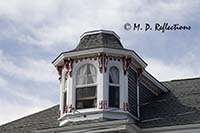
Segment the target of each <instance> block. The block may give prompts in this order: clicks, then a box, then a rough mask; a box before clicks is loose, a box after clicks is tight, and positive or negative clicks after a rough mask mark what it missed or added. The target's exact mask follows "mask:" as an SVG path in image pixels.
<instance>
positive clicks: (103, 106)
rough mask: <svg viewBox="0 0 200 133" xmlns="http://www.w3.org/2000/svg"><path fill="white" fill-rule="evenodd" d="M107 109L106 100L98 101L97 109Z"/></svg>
mask: <svg viewBox="0 0 200 133" xmlns="http://www.w3.org/2000/svg"><path fill="white" fill-rule="evenodd" d="M107 108H108V102H107V101H106V100H100V101H99V109H107Z"/></svg>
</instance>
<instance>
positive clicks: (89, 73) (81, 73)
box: [76, 64, 97, 85]
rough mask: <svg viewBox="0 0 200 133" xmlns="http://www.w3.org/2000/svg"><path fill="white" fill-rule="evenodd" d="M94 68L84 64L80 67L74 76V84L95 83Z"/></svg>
mask: <svg viewBox="0 0 200 133" xmlns="http://www.w3.org/2000/svg"><path fill="white" fill-rule="evenodd" d="M96 76H97V74H96V68H95V67H94V65H92V64H84V65H83V66H81V67H80V68H79V70H78V72H77V75H76V84H77V85H84V84H91V83H96V79H97V77H96Z"/></svg>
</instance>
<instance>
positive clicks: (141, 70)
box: [136, 68, 143, 79]
mask: <svg viewBox="0 0 200 133" xmlns="http://www.w3.org/2000/svg"><path fill="white" fill-rule="evenodd" d="M136 71H137V78H138V79H139V77H140V76H141V75H142V72H143V69H142V68H137V69H136Z"/></svg>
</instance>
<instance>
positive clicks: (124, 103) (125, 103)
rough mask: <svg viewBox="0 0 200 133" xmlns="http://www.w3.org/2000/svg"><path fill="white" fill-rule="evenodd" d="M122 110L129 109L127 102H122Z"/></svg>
mask: <svg viewBox="0 0 200 133" xmlns="http://www.w3.org/2000/svg"><path fill="white" fill-rule="evenodd" d="M123 111H129V104H128V102H123Z"/></svg>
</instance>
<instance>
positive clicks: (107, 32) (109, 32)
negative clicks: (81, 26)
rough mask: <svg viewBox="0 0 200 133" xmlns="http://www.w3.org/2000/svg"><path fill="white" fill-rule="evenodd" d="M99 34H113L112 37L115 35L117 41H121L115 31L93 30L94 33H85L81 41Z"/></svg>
mask: <svg viewBox="0 0 200 133" xmlns="http://www.w3.org/2000/svg"><path fill="white" fill-rule="evenodd" d="M98 33H106V34H111V35H114V36H115V37H116V38H117V39H119V40H120V37H119V36H118V35H117V34H116V33H115V32H114V31H109V30H93V31H87V32H85V33H83V34H82V35H81V36H80V39H82V38H83V37H84V36H87V35H92V34H98Z"/></svg>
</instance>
